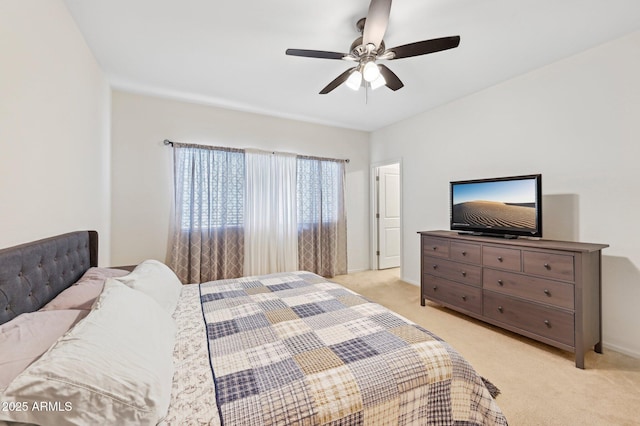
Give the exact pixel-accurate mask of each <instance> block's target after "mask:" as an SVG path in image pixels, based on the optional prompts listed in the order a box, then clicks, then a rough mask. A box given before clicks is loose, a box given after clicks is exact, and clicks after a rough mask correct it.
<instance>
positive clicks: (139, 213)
mask: <svg viewBox="0 0 640 426" xmlns="http://www.w3.org/2000/svg"><path fill="white" fill-rule="evenodd" d="M112 120H113V121H112V142H113V147H112V149H113V162H112V176H113V180H112V190H113V192H112V194H113V195H112V211H111V212H112V213H111V214H112V260H113V264H114V265H118V264H135V263H137V262H140V261H142V260H144V259H148V258H154V259H158V260H162V261H164V260H165V258H166V253H167V240H168V238H169V235H168V233H169V219H170V208H171V204H172V191H173V181H172V179H173V170H172V150H171V148H168V147H165V146H164V145H163V144H162V141H163V140H164V139H169V140H175V141H179V142H189V143H197V144H203V145H217V146H228V147H236V148H258V149H263V150H269V151H284V152H293V153H297V154H304V155H314V156H322V157H331V158H348V159H350V160H351V162H350V163H349V164H347V167H346V170H347V191H346V199H347V228H348V231H347V244H348V247H347V251H348V262H349V270H350V271H354V270H363V269H369V258H368V247H369V234H368V226H369V223H368V220H367V217H368V212H369V192H368V187H369V186H368V185H369V184H368V178H369V175H368V173H369V135H368V133H365V132H359V131H353V130H345V129H339V128H335V127H327V126H322V125H317V124H309V123H302V122H298V121H293V120H287V119H281V118H274V117H267V116H263V115H258V114H251V113H245V112H238V111H232V110H228V109H221V108H216V107H211V106H206V105H199V104H192V103H186V102H180V101H176V100H168V99H162V98H157V97H151V96H144V95H138V94H132V93H125V92H118V91H114V93H113V109H112Z"/></svg>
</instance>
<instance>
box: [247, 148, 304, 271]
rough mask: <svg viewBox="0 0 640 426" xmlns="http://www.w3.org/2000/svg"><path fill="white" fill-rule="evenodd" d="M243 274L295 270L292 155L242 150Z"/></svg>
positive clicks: (295, 239)
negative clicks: (243, 172) (243, 204)
mask: <svg viewBox="0 0 640 426" xmlns="http://www.w3.org/2000/svg"><path fill="white" fill-rule="evenodd" d="M245 182H246V197H245V223H244V231H245V232H244V251H245V254H244V275H245V276H246V275H259V274H269V273H273V272H284V271H295V270H297V269H298V223H297V218H296V217H297V214H296V213H297V212H296V210H297V209H296V156H295V155H293V154H281V153H270V152H263V151H257V150H249V149H247V150H245Z"/></svg>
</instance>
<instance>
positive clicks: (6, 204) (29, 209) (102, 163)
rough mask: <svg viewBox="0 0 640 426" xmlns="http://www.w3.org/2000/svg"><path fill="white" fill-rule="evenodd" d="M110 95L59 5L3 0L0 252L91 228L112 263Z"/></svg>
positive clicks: (45, 0) (55, 0)
mask: <svg viewBox="0 0 640 426" xmlns="http://www.w3.org/2000/svg"><path fill="white" fill-rule="evenodd" d="M110 97H111V90H110V89H109V86H108V84H107V81H106V79H105V77H104V76H103V73H102V71H101V70H100V68H99V67H98V64H97V62H96V60H95V59H94V57H93V55H92V53H91V52H90V51H89V48H88V47H87V46H86V44H85V42H84V39H83V37H82V35H81V34H80V32H79V30H78V29H77V27H76V25H75V22H74V21H73V19H72V18H71V15H70V14H69V12H68V11H67V9H66V6H65V5H64V3H63V2H62V1H60V0H19V1H2V2H1V3H0V218H1V219H2V220H1V221H0V247H8V246H12V245H15V244H20V243H24V242H28V241H31V240H34V239H39V238H45V237H49V236H53V235H56V234H59V233H64V232H70V231H75V230H83V229H95V230H97V231H98V232H99V233H100V238H101V244H100V263H101V264H105V265H106V264H108V263H109V252H110V247H109V234H110V229H109V220H110V211H109V209H110V207H109V191H110V189H109V182H110V179H109V155H110V154H109V151H110V149H109V137H110V135H109V123H110Z"/></svg>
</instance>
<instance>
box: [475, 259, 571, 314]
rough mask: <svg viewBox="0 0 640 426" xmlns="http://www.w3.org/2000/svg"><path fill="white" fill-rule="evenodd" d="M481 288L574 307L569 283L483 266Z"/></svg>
mask: <svg viewBox="0 0 640 426" xmlns="http://www.w3.org/2000/svg"><path fill="white" fill-rule="evenodd" d="M482 288H484V289H485V290H492V291H495V292H498V293H503V294H508V295H511V296H516V297H521V298H523V299H530V300H535V301H537V302H542V303H546V304H549V305H553V306H558V307H561V308H566V309H573V308H574V305H573V300H574V297H573V290H574V287H573V284H569V283H562V282H559V281H551V280H545V279H543V278H536V277H531V276H528V275H521V274H514V273H513V272H506V271H499V270H497V269H489V268H485V270H484V272H483V275H482Z"/></svg>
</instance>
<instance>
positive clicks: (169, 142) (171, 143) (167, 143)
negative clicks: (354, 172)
mask: <svg viewBox="0 0 640 426" xmlns="http://www.w3.org/2000/svg"><path fill="white" fill-rule="evenodd" d="M174 143H175V142H173V141H170V140H169V139H165V140H164V144H165V145H167V146H173V144H174ZM271 153H272V154H275V151H272V152H271ZM300 157H309V158H314V157H312V156H307V155H300ZM315 158H321V157H315ZM327 160H334V159H333V158H327ZM343 161H344V162H345V163H349V162H350V160H349V159H348V158H347V159H345V160H343Z"/></svg>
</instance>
